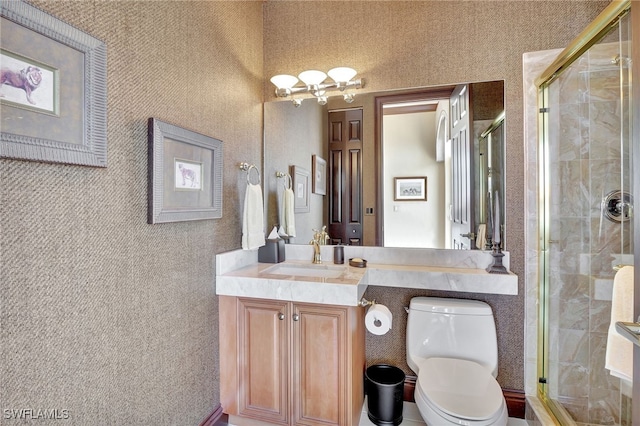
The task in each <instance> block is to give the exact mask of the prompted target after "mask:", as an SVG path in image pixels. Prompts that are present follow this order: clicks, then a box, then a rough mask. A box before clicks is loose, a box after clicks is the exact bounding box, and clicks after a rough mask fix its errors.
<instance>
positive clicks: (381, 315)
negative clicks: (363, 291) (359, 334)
mask: <svg viewBox="0 0 640 426" xmlns="http://www.w3.org/2000/svg"><path fill="white" fill-rule="evenodd" d="M392 321H393V316H392V315H391V311H390V310H389V308H387V307H386V306H384V305H381V304H379V303H375V304H373V305H371V306H370V307H369V309H368V310H367V314H366V315H365V317H364V325H365V327H367V330H369V332H370V333H371V334H375V335H376V336H381V335H383V334H385V333H387V332H388V331H389V330H391V322H392Z"/></svg>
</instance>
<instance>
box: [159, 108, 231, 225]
mask: <svg viewBox="0 0 640 426" xmlns="http://www.w3.org/2000/svg"><path fill="white" fill-rule="evenodd" d="M148 124H149V126H148V131H149V141H148V144H149V149H148V163H149V164H148V213H147V222H148V223H151V224H155V223H165V222H182V221H189V220H202V219H218V218H221V217H222V158H223V152H222V146H223V144H222V141H221V140H218V139H215V138H212V137H209V136H205V135H203V134H200V133H196V132H193V131H191V130H187V129H183V128H181V127H178V126H175V125H173V124H169V123H166V122H164V121H161V120H158V119H157V118H150V119H149V123H148Z"/></svg>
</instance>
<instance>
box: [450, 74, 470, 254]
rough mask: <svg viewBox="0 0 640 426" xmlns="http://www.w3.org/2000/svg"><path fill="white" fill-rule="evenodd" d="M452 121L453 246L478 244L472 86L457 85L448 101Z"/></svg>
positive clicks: (461, 246) (466, 246)
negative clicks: (476, 234)
mask: <svg viewBox="0 0 640 426" xmlns="http://www.w3.org/2000/svg"><path fill="white" fill-rule="evenodd" d="M449 107H450V114H449V117H450V121H451V174H452V176H451V183H452V188H451V218H450V220H451V240H452V241H451V245H452V248H454V249H458V250H469V249H471V248H472V247H473V246H474V245H475V241H474V238H475V235H474V233H473V232H474V223H473V211H474V210H473V209H474V206H473V204H474V203H473V194H472V192H473V182H472V178H473V158H474V157H473V139H472V134H471V123H473V119H472V117H471V108H470V95H469V86H468V85H460V86H456V88H455V90H454V91H453V93H452V94H451V98H450V100H449Z"/></svg>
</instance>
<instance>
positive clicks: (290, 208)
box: [282, 188, 296, 237]
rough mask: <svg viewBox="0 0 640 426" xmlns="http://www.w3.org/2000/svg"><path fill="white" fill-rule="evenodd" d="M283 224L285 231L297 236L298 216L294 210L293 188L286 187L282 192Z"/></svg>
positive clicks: (289, 234)
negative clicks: (296, 216)
mask: <svg viewBox="0 0 640 426" xmlns="http://www.w3.org/2000/svg"><path fill="white" fill-rule="evenodd" d="M282 199H283V200H282V224H283V225H284V232H285V233H286V234H287V235H288V236H290V237H295V236H296V218H295V211H294V202H295V195H294V193H293V190H292V189H291V188H285V190H284V194H282Z"/></svg>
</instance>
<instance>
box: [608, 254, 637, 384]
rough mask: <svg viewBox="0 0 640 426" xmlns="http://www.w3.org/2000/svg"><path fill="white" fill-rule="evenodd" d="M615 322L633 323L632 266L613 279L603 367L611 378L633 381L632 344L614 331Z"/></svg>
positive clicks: (619, 272)
mask: <svg viewBox="0 0 640 426" xmlns="http://www.w3.org/2000/svg"><path fill="white" fill-rule="evenodd" d="M616 321H624V322H633V266H624V267H623V268H621V269H620V270H619V271H618V272H616V276H615V278H614V279H613V297H612V298H611V324H609V334H608V335H607V351H606V353H605V365H604V367H605V368H606V369H607V370H609V372H610V373H611V375H612V376H615V377H619V378H621V379H623V380H628V381H629V382H630V383H631V382H632V380H633V374H632V371H633V343H631V342H630V341H628V340H627V339H625V338H624V337H622V336H621V335H620V334H619V333H618V332H617V331H616Z"/></svg>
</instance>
